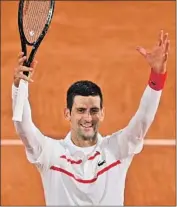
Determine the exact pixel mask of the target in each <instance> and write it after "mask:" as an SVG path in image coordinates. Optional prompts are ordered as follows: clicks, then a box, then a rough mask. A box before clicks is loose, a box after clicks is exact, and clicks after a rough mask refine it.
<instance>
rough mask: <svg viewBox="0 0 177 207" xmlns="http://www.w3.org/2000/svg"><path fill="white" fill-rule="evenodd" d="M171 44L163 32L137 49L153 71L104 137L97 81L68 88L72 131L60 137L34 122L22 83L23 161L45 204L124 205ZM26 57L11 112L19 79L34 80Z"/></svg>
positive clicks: (18, 72)
mask: <svg viewBox="0 0 177 207" xmlns="http://www.w3.org/2000/svg"><path fill="white" fill-rule="evenodd" d="M169 45H170V42H169V40H168V34H167V33H164V32H163V30H162V31H160V35H159V39H158V42H157V44H156V45H155V47H154V48H153V49H152V51H150V52H147V51H146V50H145V49H144V48H142V47H137V51H138V52H139V53H140V54H141V55H142V56H144V58H145V59H146V61H147V63H148V64H149V66H150V69H151V72H150V77H149V79H148V81H147V86H146V88H145V91H144V93H143V95H142V98H141V101H140V105H139V108H138V110H137V112H136V114H135V115H134V116H133V118H132V119H131V120H130V122H129V123H128V125H127V126H126V127H125V128H124V129H121V130H120V131H117V132H115V133H113V134H111V135H109V136H106V137H102V136H101V134H100V133H99V132H98V128H99V124H100V122H102V121H103V119H104V107H103V97H102V92H101V89H100V88H99V86H97V85H96V84H95V83H93V82H91V81H78V82H76V83H74V84H72V85H71V86H70V88H69V89H68V91H67V107H66V109H65V117H66V119H67V120H68V121H69V122H70V125H71V129H70V131H69V133H68V134H67V135H66V137H65V138H64V139H62V140H55V139H52V138H50V137H47V136H45V135H43V134H42V133H41V132H40V131H39V129H38V128H37V127H36V126H35V125H34V123H33V121H32V118H31V108H30V104H29V101H28V84H26V89H25V92H26V99H25V104H24V109H23V117H22V122H17V121H14V124H15V128H16V131H17V133H18V135H19V136H20V138H21V140H22V142H23V143H24V146H25V151H26V155H27V159H28V160H29V162H31V163H33V164H34V165H35V166H36V167H37V169H38V170H39V172H40V175H41V178H42V183H43V187H44V194H45V201H46V205H51V206H52V205H57V206H59V205H68V206H69V205H75V206H83V205H94V206H96V205H116V206H122V205H124V188H125V180H126V174H127V170H128V168H129V166H130V164H131V162H132V159H133V157H134V155H135V154H137V153H139V152H140V151H141V150H142V147H143V138H144V137H145V135H146V133H147V131H148V129H149V127H150V125H151V124H152V122H153V120H154V117H155V114H156V111H157V108H158V105H159V101H160V97H161V93H162V89H163V87H164V83H165V80H166V75H167V71H166V63H167V58H168V52H169ZM25 58H26V57H23V53H20V55H19V57H18V67H17V68H16V69H15V73H14V84H13V86H12V99H13V110H14V107H15V104H16V97H17V94H18V93H19V91H18V85H19V81H20V79H24V80H26V81H27V83H28V82H32V79H31V77H32V74H33V72H34V69H35V67H36V64H37V62H36V61H33V63H32V65H31V68H27V67H24V66H22V65H23V62H24V60H25ZM23 71H29V72H30V73H31V76H30V77H28V78H27V77H26V76H24V75H23Z"/></svg>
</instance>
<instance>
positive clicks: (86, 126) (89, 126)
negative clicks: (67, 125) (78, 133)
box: [81, 124, 93, 129]
mask: <svg viewBox="0 0 177 207" xmlns="http://www.w3.org/2000/svg"><path fill="white" fill-rule="evenodd" d="M81 127H83V128H85V129H90V128H92V127H93V125H82V124H81Z"/></svg>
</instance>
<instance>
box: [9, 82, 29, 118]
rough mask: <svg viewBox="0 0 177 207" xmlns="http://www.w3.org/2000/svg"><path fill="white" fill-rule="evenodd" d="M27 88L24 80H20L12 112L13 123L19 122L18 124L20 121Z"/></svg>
mask: <svg viewBox="0 0 177 207" xmlns="http://www.w3.org/2000/svg"><path fill="white" fill-rule="evenodd" d="M27 87H28V83H27V82H26V81H24V80H20V83H19V87H18V93H17V98H16V103H15V108H14V112H13V118H12V120H13V121H19V122H21V121H22V115H23V106H24V102H25V98H26V96H27Z"/></svg>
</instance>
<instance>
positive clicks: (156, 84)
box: [148, 69, 167, 91]
mask: <svg viewBox="0 0 177 207" xmlns="http://www.w3.org/2000/svg"><path fill="white" fill-rule="evenodd" d="M166 77H167V72H165V73H163V74H162V73H155V72H154V71H153V70H152V69H151V74H150V77H149V81H148V84H149V86H150V87H151V88H152V89H154V90H156V91H159V90H162V89H163V87H164V84H165V80H166Z"/></svg>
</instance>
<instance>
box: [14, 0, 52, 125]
mask: <svg viewBox="0 0 177 207" xmlns="http://www.w3.org/2000/svg"><path fill="white" fill-rule="evenodd" d="M54 7H55V0H19V6H18V29H19V34H20V40H21V49H22V52H23V53H24V56H27V51H28V52H29V51H30V52H29V55H28V56H27V60H26V61H25V62H24V66H27V67H30V65H31V63H32V61H33V59H34V57H35V54H36V52H37V50H38V48H39V46H40V44H41V42H42V41H43V39H44V37H45V35H46V34H47V31H48V29H49V26H50V24H51V20H52V17H53V13H54ZM27 46H28V47H27ZM24 74H25V75H26V76H28V75H29V72H28V71H27V72H26V71H25V72H24ZM27 84H28V83H27V82H26V81H24V80H20V84H19V88H18V95H17V100H16V105H15V110H14V114H13V120H15V121H21V120H22V112H23V105H24V100H25V91H26V89H25V87H27Z"/></svg>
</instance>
